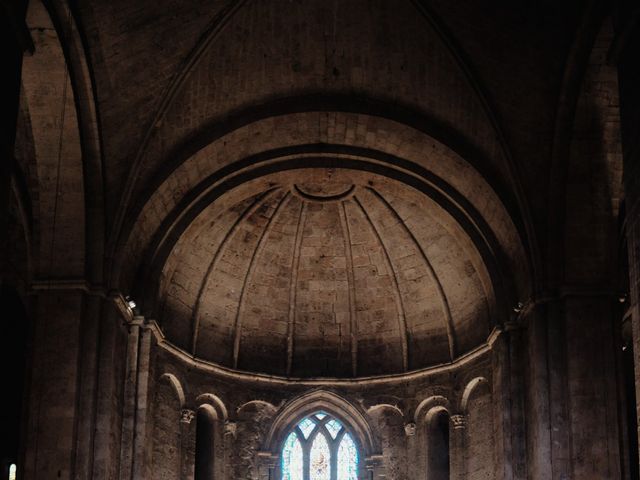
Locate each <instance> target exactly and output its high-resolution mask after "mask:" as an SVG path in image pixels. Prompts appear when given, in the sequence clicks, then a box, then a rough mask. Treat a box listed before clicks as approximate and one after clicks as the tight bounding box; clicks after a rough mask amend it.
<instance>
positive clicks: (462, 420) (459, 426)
mask: <svg viewBox="0 0 640 480" xmlns="http://www.w3.org/2000/svg"><path fill="white" fill-rule="evenodd" d="M451 423H452V424H453V428H454V430H463V429H465V428H466V427H467V417H466V416H464V415H451Z"/></svg>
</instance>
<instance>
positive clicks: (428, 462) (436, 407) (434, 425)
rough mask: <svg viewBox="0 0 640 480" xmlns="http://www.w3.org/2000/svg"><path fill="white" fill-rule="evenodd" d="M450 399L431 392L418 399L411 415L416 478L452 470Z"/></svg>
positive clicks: (442, 476)
mask: <svg viewBox="0 0 640 480" xmlns="http://www.w3.org/2000/svg"><path fill="white" fill-rule="evenodd" d="M450 411H451V402H450V401H449V399H448V398H447V397H445V396H444V395H432V396H430V397H427V398H425V399H423V400H422V401H420V403H419V404H418V405H417V407H416V409H415V412H414V415H413V418H414V422H415V424H416V427H417V428H416V436H415V438H416V440H415V445H414V449H415V463H416V464H417V465H413V468H415V470H414V474H415V476H416V478H426V479H427V480H431V479H435V480H441V479H446V480H448V479H449V474H450V471H451V468H450V464H451V450H450V442H449V437H450V413H449V412H450Z"/></svg>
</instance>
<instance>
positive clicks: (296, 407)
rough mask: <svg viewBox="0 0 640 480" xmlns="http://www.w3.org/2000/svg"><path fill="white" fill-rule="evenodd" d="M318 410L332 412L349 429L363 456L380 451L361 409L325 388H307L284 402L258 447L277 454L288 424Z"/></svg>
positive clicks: (291, 424)
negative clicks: (297, 395) (261, 444)
mask: <svg viewBox="0 0 640 480" xmlns="http://www.w3.org/2000/svg"><path fill="white" fill-rule="evenodd" d="M318 410H323V411H326V412H327V413H330V414H331V415H333V416H335V417H336V418H337V419H338V420H340V421H341V422H342V423H343V424H344V425H346V426H347V427H348V428H349V429H350V430H351V431H352V433H353V437H354V440H355V441H356V443H358V444H359V446H360V448H361V449H362V453H363V454H364V457H369V456H372V455H378V454H379V453H380V452H381V446H380V442H379V441H378V439H377V437H376V435H375V434H374V431H373V430H372V428H371V426H370V425H369V422H368V421H367V419H366V418H365V416H364V415H363V414H362V412H361V411H360V410H359V409H358V408H357V407H355V406H354V405H352V404H351V403H350V402H349V401H347V400H345V399H344V398H342V397H341V396H339V395H337V394H335V393H333V392H329V391H326V390H316V391H314V392H309V393H306V394H304V395H301V396H299V397H297V398H295V399H293V400H291V401H290V402H288V403H287V404H286V405H285V406H284V407H283V408H282V410H281V411H280V413H279V414H278V416H277V417H276V418H275V419H274V421H273V423H272V424H271V427H270V428H269V431H268V433H267V435H266V436H265V440H264V443H263V449H262V450H263V451H266V452H271V453H272V454H273V455H276V456H277V455H278V454H279V451H280V448H281V447H282V443H283V442H284V440H285V438H286V436H287V435H288V434H289V432H290V430H291V428H292V427H293V426H294V425H295V424H296V423H298V422H299V421H300V420H302V419H303V418H304V417H305V416H307V415H310V414H311V413H313V412H316V411H318Z"/></svg>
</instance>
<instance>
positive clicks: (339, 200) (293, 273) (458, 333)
mask: <svg viewBox="0 0 640 480" xmlns="http://www.w3.org/2000/svg"><path fill="white" fill-rule="evenodd" d="M488 278H489V276H488V274H487V272H486V270H485V268H484V264H483V261H482V259H481V257H480V254H479V253H478V251H477V250H476V248H475V246H474V244H473V243H472V242H471V240H470V239H469V238H468V236H467V235H466V234H465V232H464V231H463V230H462V228H460V226H459V225H458V224H457V223H456V222H455V221H454V220H453V219H452V218H451V216H450V215H449V213H447V212H446V211H445V210H444V209H443V208H442V207H441V206H439V205H438V204H437V203H436V202H434V201H433V200H432V199H430V198H429V197H427V196H426V195H424V194H423V193H421V192H419V191H418V190H416V189H414V188H412V187H410V186H407V185H405V184H403V183H401V182H398V181H396V180H392V179H390V178H386V177H383V176H380V175H377V174H374V173H371V172H362V171H356V170H350V169H343V168H300V169H295V170H288V171H283V172H278V173H273V174H268V175H265V176H262V177H260V178H257V179H254V180H251V181H248V182H245V183H243V184H242V185H240V186H238V187H236V188H234V189H231V190H230V191H228V192H227V193H225V194H224V195H222V196H220V197H219V198H218V199H217V200H216V201H214V202H212V203H211V204H209V205H208V206H207V207H206V208H204V209H203V210H202V212H201V213H200V214H199V215H198V216H197V217H196V218H195V219H194V220H193V221H192V222H191V224H190V225H189V226H188V227H187V228H186V229H185V230H184V232H183V233H182V235H181V237H180V238H179V240H178V241H177V243H176V245H175V247H174V248H173V250H172V252H171V254H170V255H169V256H168V258H167V260H166V262H165V264H164V268H163V270H162V282H161V286H160V295H159V298H160V308H159V322H160V324H161V326H162V328H163V330H164V332H165V334H166V335H167V337H168V339H169V340H170V341H171V342H173V343H174V344H176V345H177V346H179V347H180V348H182V349H184V350H186V351H188V352H190V353H191V354H192V355H194V356H195V357H197V358H200V359H204V360H208V361H212V362H215V363H218V364H220V365H223V366H227V367H231V368H234V369H240V370H245V371H255V372H261V373H270V374H278V375H286V376H323V377H327V376H328V377H350V376H361V375H378V374H388V373H397V372H403V371H408V370H414V369H418V368H423V367H427V366H431V365H434V364H438V363H444V362H448V361H451V360H453V359H455V358H456V357H457V356H458V355H460V354H462V353H464V352H466V351H469V350H470V349H472V348H474V347H476V346H478V345H479V344H480V343H482V342H483V341H485V340H486V338H487V336H488V335H489V333H490V330H491V327H492V325H491V323H492V322H491V320H490V314H489V312H490V304H491V303H492V302H493V292H492V287H491V283H490V281H489V280H488Z"/></svg>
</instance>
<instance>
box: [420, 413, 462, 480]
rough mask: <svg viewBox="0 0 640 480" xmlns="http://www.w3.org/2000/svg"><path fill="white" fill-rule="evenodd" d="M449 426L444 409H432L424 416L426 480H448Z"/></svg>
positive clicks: (449, 456)
mask: <svg viewBox="0 0 640 480" xmlns="http://www.w3.org/2000/svg"><path fill="white" fill-rule="evenodd" d="M449 426H450V419H449V412H448V411H447V410H446V409H445V408H444V407H433V408H431V409H430V410H429V411H428V412H427V414H426V416H425V427H426V428H425V430H426V442H425V443H426V445H425V447H426V457H427V458H426V473H427V475H426V478H427V480H449V478H450V474H451V467H450V464H451V450H450V447H449V437H450V432H449ZM460 453H461V452H458V453H457V454H460ZM462 454H464V453H462Z"/></svg>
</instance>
